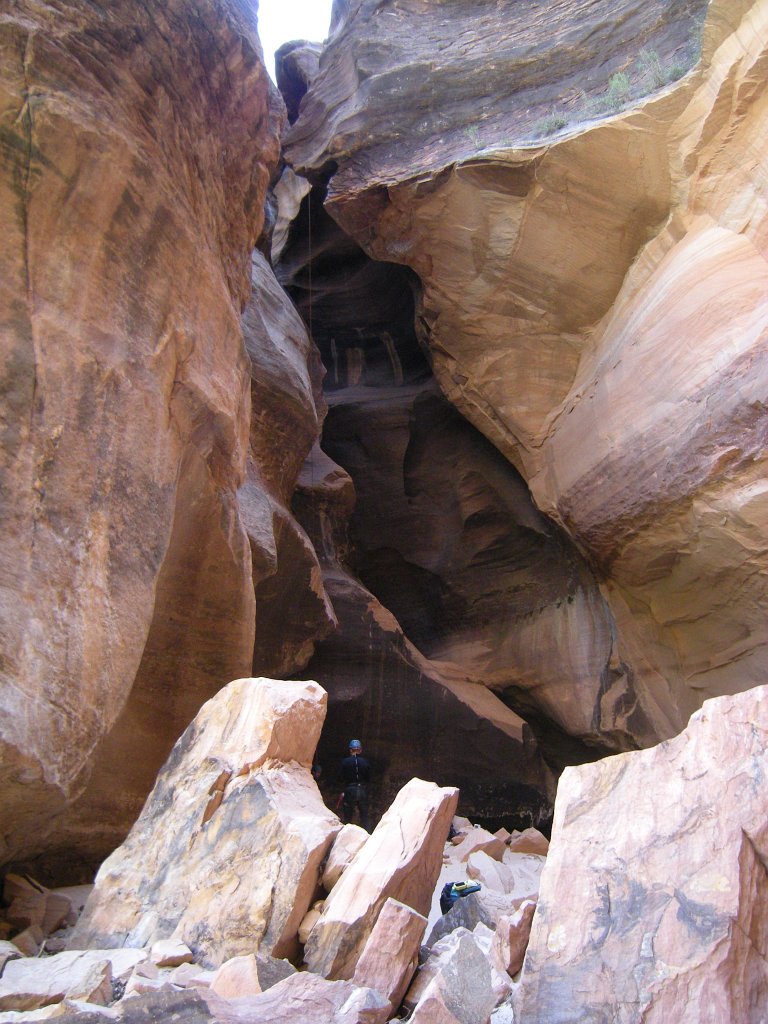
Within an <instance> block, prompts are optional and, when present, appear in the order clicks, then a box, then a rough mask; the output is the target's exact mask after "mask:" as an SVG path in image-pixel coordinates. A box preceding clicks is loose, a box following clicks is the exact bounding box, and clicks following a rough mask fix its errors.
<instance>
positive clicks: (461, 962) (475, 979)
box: [406, 928, 496, 1024]
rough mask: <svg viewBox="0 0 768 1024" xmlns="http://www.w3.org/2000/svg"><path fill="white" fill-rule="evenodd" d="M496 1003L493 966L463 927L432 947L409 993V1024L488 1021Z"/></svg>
mask: <svg viewBox="0 0 768 1024" xmlns="http://www.w3.org/2000/svg"><path fill="white" fill-rule="evenodd" d="M495 1003H496V997H495V995H494V992H493V985H492V977H491V966H490V964H489V962H488V959H487V957H486V956H485V954H484V953H483V952H482V951H481V950H480V948H479V947H478V945H477V943H476V942H475V939H474V937H473V935H472V934H471V932H468V931H467V930H466V929H464V928H460V929H459V930H458V931H456V932H453V933H452V934H451V935H449V936H446V938H445V939H443V940H442V942H441V943H439V945H437V946H435V947H434V948H433V949H432V951H431V954H430V957H429V959H428V960H427V963H426V964H425V965H424V966H423V967H421V968H420V969H419V973H418V974H417V975H416V978H415V980H414V984H413V985H412V986H411V989H410V990H409V992H408V995H407V997H406V1005H412V1006H413V1013H412V1014H411V1016H410V1017H409V1018H408V1020H409V1024H462V1022H464V1021H478V1022H480V1021H482V1022H485V1021H487V1020H488V1018H489V1016H490V1013H491V1010H492V1009H493V1007H494V1006H495Z"/></svg>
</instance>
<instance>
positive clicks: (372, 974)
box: [352, 899, 427, 1013]
mask: <svg viewBox="0 0 768 1024" xmlns="http://www.w3.org/2000/svg"><path fill="white" fill-rule="evenodd" d="M426 926H427V919H426V918H425V917H424V916H423V915H422V914H418V913H417V912H416V911H415V910H412V909H411V907H407V906H405V904H404V903H398V902H397V900H392V899H389V900H387V902H386V903H385V904H384V906H383V907H382V908H381V913H380V914H379V916H378V919H377V921H376V924H375V925H374V926H373V930H372V931H371V934H370V935H369V937H368V941H367V942H366V944H365V947H364V949H363V952H362V953H361V954H360V959H359V960H358V962H357V966H356V967H355V973H354V977H353V979H352V980H353V981H354V983H355V984H356V985H360V986H361V987H363V988H372V989H375V990H376V991H377V992H381V994H382V995H383V996H386V998H387V999H388V1000H389V1009H390V1013H394V1012H395V1010H396V1009H397V1008H398V1006H399V1005H400V1003H401V1002H402V999H403V996H404V995H405V991H406V989H407V988H408V985H409V984H410V981H411V978H412V977H413V973H414V971H415V970H416V965H417V964H418V962H419V945H420V943H421V940H422V937H423V936H424V929H425V928H426Z"/></svg>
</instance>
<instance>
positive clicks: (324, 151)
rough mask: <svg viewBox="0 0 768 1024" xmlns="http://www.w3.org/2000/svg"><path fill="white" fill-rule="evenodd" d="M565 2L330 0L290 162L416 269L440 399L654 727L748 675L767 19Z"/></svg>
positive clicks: (760, 505) (758, 632)
mask: <svg viewBox="0 0 768 1024" xmlns="http://www.w3.org/2000/svg"><path fill="white" fill-rule="evenodd" d="M582 6H583V5H580V4H569V5H567V7H563V6H562V5H556V4H535V5H530V4H520V3H508V4H502V5H498V4H495V3H494V4H490V3H488V4H485V3H479V4H466V5H458V8H457V9H456V10H454V9H452V11H451V19H452V21H451V27H450V29H449V28H448V25H447V14H446V13H445V10H444V8H443V7H442V5H439V4H429V3H424V2H416V0H411V2H404V3H398V4H390V3H384V2H379V0H369V2H361V3H351V4H344V5H337V17H336V25H335V29H334V32H333V34H332V36H331V39H330V41H329V44H328V46H327V47H326V49H325V51H324V53H323V54H322V56H321V60H320V67H319V71H318V73H317V75H316V76H315V77H314V79H313V80H312V83H311V86H310V90H309V92H308V94H307V96H306V97H305V98H304V101H303V104H302V111H301V115H300V117H299V119H298V120H297V122H296V124H295V125H294V126H293V127H292V128H291V130H290V133H289V137H288V138H289V145H288V149H287V154H288V158H289V160H290V161H291V162H292V163H293V165H294V167H295V169H296V170H298V171H303V172H305V173H307V174H309V175H310V176H312V175H314V176H318V175H320V174H321V173H322V174H324V175H328V174H331V177H330V181H329V184H328V197H327V200H326V209H327V210H328V211H329V212H330V213H331V215H332V216H333V217H334V218H335V219H336V220H337V221H338V222H339V223H340V224H341V225H342V227H343V228H344V229H345V230H346V231H347V232H348V233H349V234H350V235H351V236H352V237H354V238H355V239H356V240H357V241H358V242H359V243H360V244H361V245H362V246H363V247H364V248H365V249H366V251H368V252H369V253H370V254H371V255H372V256H374V257H375V258H377V259H381V260H389V261H394V262H398V263H402V264H405V265H406V266H408V267H410V268H411V269H412V270H414V271H415V272H416V274H417V275H418V277H419V279H420V281H421V285H422V292H421V296H420V299H419V301H418V305H417V308H416V311H415V312H416V315H415V323H416V326H417V330H418V333H419V338H420V341H421V343H422V345H423V346H424V347H425V349H427V350H428V353H429V359H430V362H431V365H432V368H433V370H434V374H435V376H436V378H437V380H438V382H439V384H440V386H441V388H442V390H443V392H444V394H445V395H446V396H447V398H448V399H449V400H450V401H451V402H452V403H453V404H454V405H455V406H456V407H457V408H458V409H459V410H460V411H461V412H462V414H463V415H464V416H466V417H467V419H469V420H470V421H471V422H472V423H473V424H474V425H475V426H476V427H477V428H478V429H479V430H480V431H482V432H483V433H484V434H485V435H486V437H488V438H489V439H490V440H491V441H492V442H493V443H494V445H495V446H496V447H497V448H498V449H499V451H500V452H502V453H503V454H504V455H505V456H506V457H507V459H508V460H509V461H510V462H512V463H513V464H514V465H515V466H516V467H517V468H518V469H519V470H520V472H521V473H522V475H523V477H524V478H525V480H526V481H527V482H528V484H529V485H530V488H531V492H532V494H533V497H534V500H535V502H536V504H537V505H538V507H539V508H540V509H541V510H542V511H543V512H544V513H546V514H547V515H548V516H549V517H550V518H551V519H552V520H554V521H555V522H558V523H560V524H561V525H562V526H564V527H565V529H566V531H567V532H568V533H569V534H570V535H571V537H572V538H573V539H574V540H575V541H576V543H577V545H578V547H579V548H580V549H581V550H582V552H583V553H584V554H585V555H586V556H587V558H588V561H589V563H590V565H591V566H592V567H593V569H594V570H596V573H597V578H598V580H599V582H600V590H601V593H602V596H603V598H604V599H605V600H606V601H607V604H608V606H609V608H610V618H611V621H612V626H611V629H612V644H613V651H614V658H615V665H616V666H617V667H618V666H624V668H622V671H625V672H626V674H627V675H628V676H630V677H631V678H632V679H633V690H634V693H635V696H636V701H637V705H638V707H639V708H640V709H641V710H642V714H641V716H640V719H639V720H638V721H639V722H641V724H640V727H639V728H638V729H637V732H636V733H635V736H636V738H637V740H638V741H639V742H641V743H645V742H648V741H649V738H660V737H664V736H668V735H670V734H671V733H672V732H674V731H676V730H678V729H679V728H681V727H682V725H683V724H684V722H685V720H686V718H687V716H688V714H689V713H690V712H691V710H693V709H694V708H695V707H697V706H698V705H699V704H700V703H701V700H702V699H703V698H704V697H706V696H709V695H712V694H717V693H723V692H733V691H736V690H741V689H744V688H745V687H749V686H752V685H754V684H755V683H756V682H757V681H759V680H760V679H761V678H762V676H763V674H764V671H765V668H766V664H765V662H766V655H765V653H764V652H765V650H766V640H767V639H768V635H767V634H766V625H765V623H766V614H765V613H766V604H768V601H767V600H766V595H765V587H764V584H763V580H764V576H765V570H766V567H767V562H768V556H767V555H766V540H765V538H766V525H767V524H766V501H765V486H764V478H765V465H764V456H763V452H764V449H765V434H766V423H767V421H766V417H765V413H764V399H765V385H766V374H767V373H768V369H766V367H765V358H764V351H765V337H766V328H767V327H768V298H767V296H768V289H766V283H767V281H768V269H767V268H766V260H765V255H766V238H767V237H768V228H767V227H766V225H767V224H768V216H767V211H768V194H767V193H766V186H765V174H764V166H765V161H766V142H765V139H766V132H765V123H766V116H768V99H766V93H765V80H766V79H765V74H764V64H765V60H766V53H765V40H766V38H768V35H767V34H766V18H768V11H767V10H766V5H765V4H764V3H762V2H758V3H754V4H750V3H747V2H729V0H716V2H713V3H712V4H711V6H710V8H709V10H708V13H707V19H706V22H705V23H704V26H703V31H702V28H701V18H702V16H703V14H704V13H705V5H703V4H700V3H689V4H682V3H681V4H667V3H663V4H662V3H650V4H648V3H644V4H640V3H638V2H636V0H627V2H625V3H621V4H618V5H617V4H615V3H611V4H608V3H605V4H599V3H598V4H590V5H589V12H588V13H587V12H586V11H585V10H582ZM543 23H546V32H544V31H542V30H541V26H542V24H543ZM384 25H386V26H387V29H386V31H384V29H383V28H382V26H384ZM438 38H439V39H440V40H441V45H439V46H438V45H437V39H438ZM643 50H644V51H645V52H644V54H642V53H641V51H643ZM620 72H621V73H623V74H625V75H626V79H621V78H617V77H616V76H617V75H618V74H619V73H620ZM581 90H583V92H584V95H581ZM478 91H481V92H482V94H483V96H484V97H492V101H491V100H487V102H479V101H478ZM545 109H546V110H547V111H549V112H553V113H554V114H556V115H557V117H556V118H554V120H553V119H550V118H547V117H544V116H543V112H544V111H545ZM321 114H322V118H321ZM555 122H556V123H555ZM553 133H554V134H553ZM575 699H576V700H580V698H575ZM649 723H650V728H648V724H649Z"/></svg>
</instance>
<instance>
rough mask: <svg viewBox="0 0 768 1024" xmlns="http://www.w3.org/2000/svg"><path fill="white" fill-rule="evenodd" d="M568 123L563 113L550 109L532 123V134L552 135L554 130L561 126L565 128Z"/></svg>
mask: <svg viewBox="0 0 768 1024" xmlns="http://www.w3.org/2000/svg"><path fill="white" fill-rule="evenodd" d="M567 124H568V118H567V117H566V116H565V114H563V113H561V112H560V111H558V110H551V111H550V112H549V113H548V114H545V115H544V117H541V118H539V120H538V121H537V122H536V123H535V124H534V125H533V134H534V135H553V134H554V133H555V132H557V131H560V129H561V128H565V126H566V125H567Z"/></svg>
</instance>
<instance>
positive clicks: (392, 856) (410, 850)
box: [304, 779, 458, 978]
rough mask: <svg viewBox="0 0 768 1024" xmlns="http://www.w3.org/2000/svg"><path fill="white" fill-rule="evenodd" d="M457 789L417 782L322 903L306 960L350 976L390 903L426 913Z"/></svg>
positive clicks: (327, 973)
mask: <svg viewBox="0 0 768 1024" xmlns="http://www.w3.org/2000/svg"><path fill="white" fill-rule="evenodd" d="M457 800H458V791H457V790H455V789H452V788H445V789H441V788H440V787H438V786H436V785H435V784H434V783H433V782H424V781H423V780H421V779H412V780H411V781H410V782H409V783H407V785H405V786H404V787H403V788H402V789H401V790H400V792H399V793H398V795H397V797H396V798H395V800H394V802H393V804H392V806H391V807H390V808H389V810H388V811H387V812H386V813H385V814H384V816H383V818H382V819H381V821H380V822H379V824H378V825H377V826H376V829H375V831H374V832H373V834H372V835H371V836H370V838H369V839H368V841H367V842H366V844H365V846H364V847H363V848H362V850H361V851H360V852H359V853H358V855H357V856H356V857H355V859H354V861H353V862H352V863H351V864H350V866H349V867H348V868H347V870H346V871H345V872H344V874H343V875H342V876H341V878H340V879H339V881H338V882H337V883H336V885H335V886H334V888H333V891H332V892H331V894H330V895H329V897H328V899H327V900H326V901H325V907H324V908H323V913H322V916H321V917H320V920H319V921H318V922H317V924H316V925H315V927H314V928H313V930H312V933H311V935H310V937H309V940H308V942H307V945H306V947H305V950H304V956H305V959H306V961H307V964H308V965H309V967H310V970H312V971H315V972H316V973H318V974H321V975H323V976H324V977H330V978H350V977H352V975H353V974H354V970H355V966H356V963H357V960H358V958H359V956H360V954H361V952H362V950H363V948H364V947H365V944H366V942H367V941H368V936H369V935H370V933H371V931H372V930H373V926H374V925H375V923H376V919H377V918H378V915H379V912H380V911H381V908H382V907H383V905H384V903H385V902H386V901H387V899H388V898H390V897H391V898H392V899H395V900H398V901H399V902H401V903H405V904H406V905H407V906H409V907H412V908H413V909H414V910H416V911H418V913H420V914H424V915H425V916H426V914H427V913H428V911H429V906H430V902H431V899H432V892H433V890H434V887H435V882H436V881H437V877H438V875H439V873H440V866H441V862H442V851H443V844H444V843H445V839H446V836H447V835H448V828H449V825H450V821H451V817H452V816H453V814H454V812H455V810H456V803H457Z"/></svg>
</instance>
